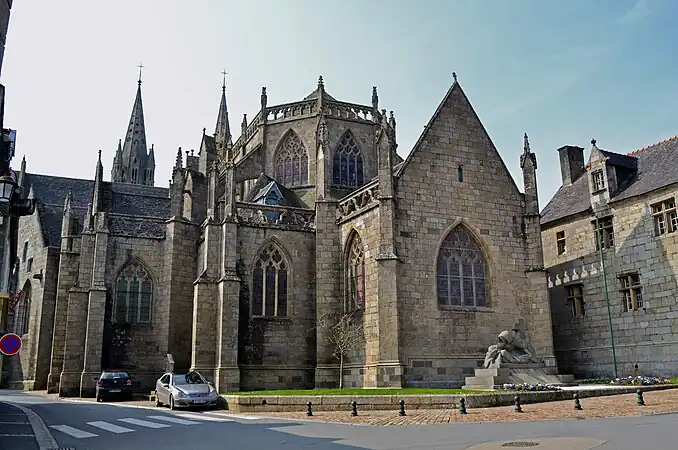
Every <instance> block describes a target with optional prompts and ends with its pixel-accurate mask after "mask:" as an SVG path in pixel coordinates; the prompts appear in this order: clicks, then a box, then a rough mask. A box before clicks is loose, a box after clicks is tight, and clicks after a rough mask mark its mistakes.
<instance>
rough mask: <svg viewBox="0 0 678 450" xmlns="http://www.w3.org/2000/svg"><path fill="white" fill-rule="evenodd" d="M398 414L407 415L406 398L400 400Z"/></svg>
mask: <svg viewBox="0 0 678 450" xmlns="http://www.w3.org/2000/svg"><path fill="white" fill-rule="evenodd" d="M398 414H399V415H401V416H404V415H405V400H400V411H398Z"/></svg>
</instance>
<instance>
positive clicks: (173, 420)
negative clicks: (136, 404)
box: [146, 416, 200, 425]
mask: <svg viewBox="0 0 678 450" xmlns="http://www.w3.org/2000/svg"><path fill="white" fill-rule="evenodd" d="M146 417H148V418H149V419H153V420H160V421H165V422H170V423H178V424H179V425H200V422H193V421H191V420H185V419H180V418H178V417H170V416H146Z"/></svg>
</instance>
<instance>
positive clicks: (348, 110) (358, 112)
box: [323, 101, 374, 123]
mask: <svg viewBox="0 0 678 450" xmlns="http://www.w3.org/2000/svg"><path fill="white" fill-rule="evenodd" d="M323 106H324V108H323V111H324V112H325V115H326V116H327V117H334V118H337V119H343V120H352V121H354V122H362V123H373V122H374V120H373V117H372V108H371V107H369V106H363V105H356V104H353V103H344V102H332V101H330V102H327V103H325V104H324V105H323Z"/></svg>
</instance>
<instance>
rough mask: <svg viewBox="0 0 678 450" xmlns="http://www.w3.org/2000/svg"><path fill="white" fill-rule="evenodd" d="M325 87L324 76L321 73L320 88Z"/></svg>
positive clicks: (319, 78)
mask: <svg viewBox="0 0 678 450" xmlns="http://www.w3.org/2000/svg"><path fill="white" fill-rule="evenodd" d="M324 87H325V82H323V76H322V75H320V76H319V77H318V88H324Z"/></svg>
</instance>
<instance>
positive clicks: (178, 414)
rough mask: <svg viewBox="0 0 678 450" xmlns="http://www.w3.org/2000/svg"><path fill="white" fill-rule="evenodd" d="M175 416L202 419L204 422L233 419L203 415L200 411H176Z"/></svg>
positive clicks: (231, 420)
mask: <svg viewBox="0 0 678 450" xmlns="http://www.w3.org/2000/svg"><path fill="white" fill-rule="evenodd" d="M174 415H175V416H179V417H184V418H186V419H192V420H203V421H206V422H233V419H229V418H226V417H215V416H207V415H203V414H200V413H194V414H191V413H176V414H174Z"/></svg>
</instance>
